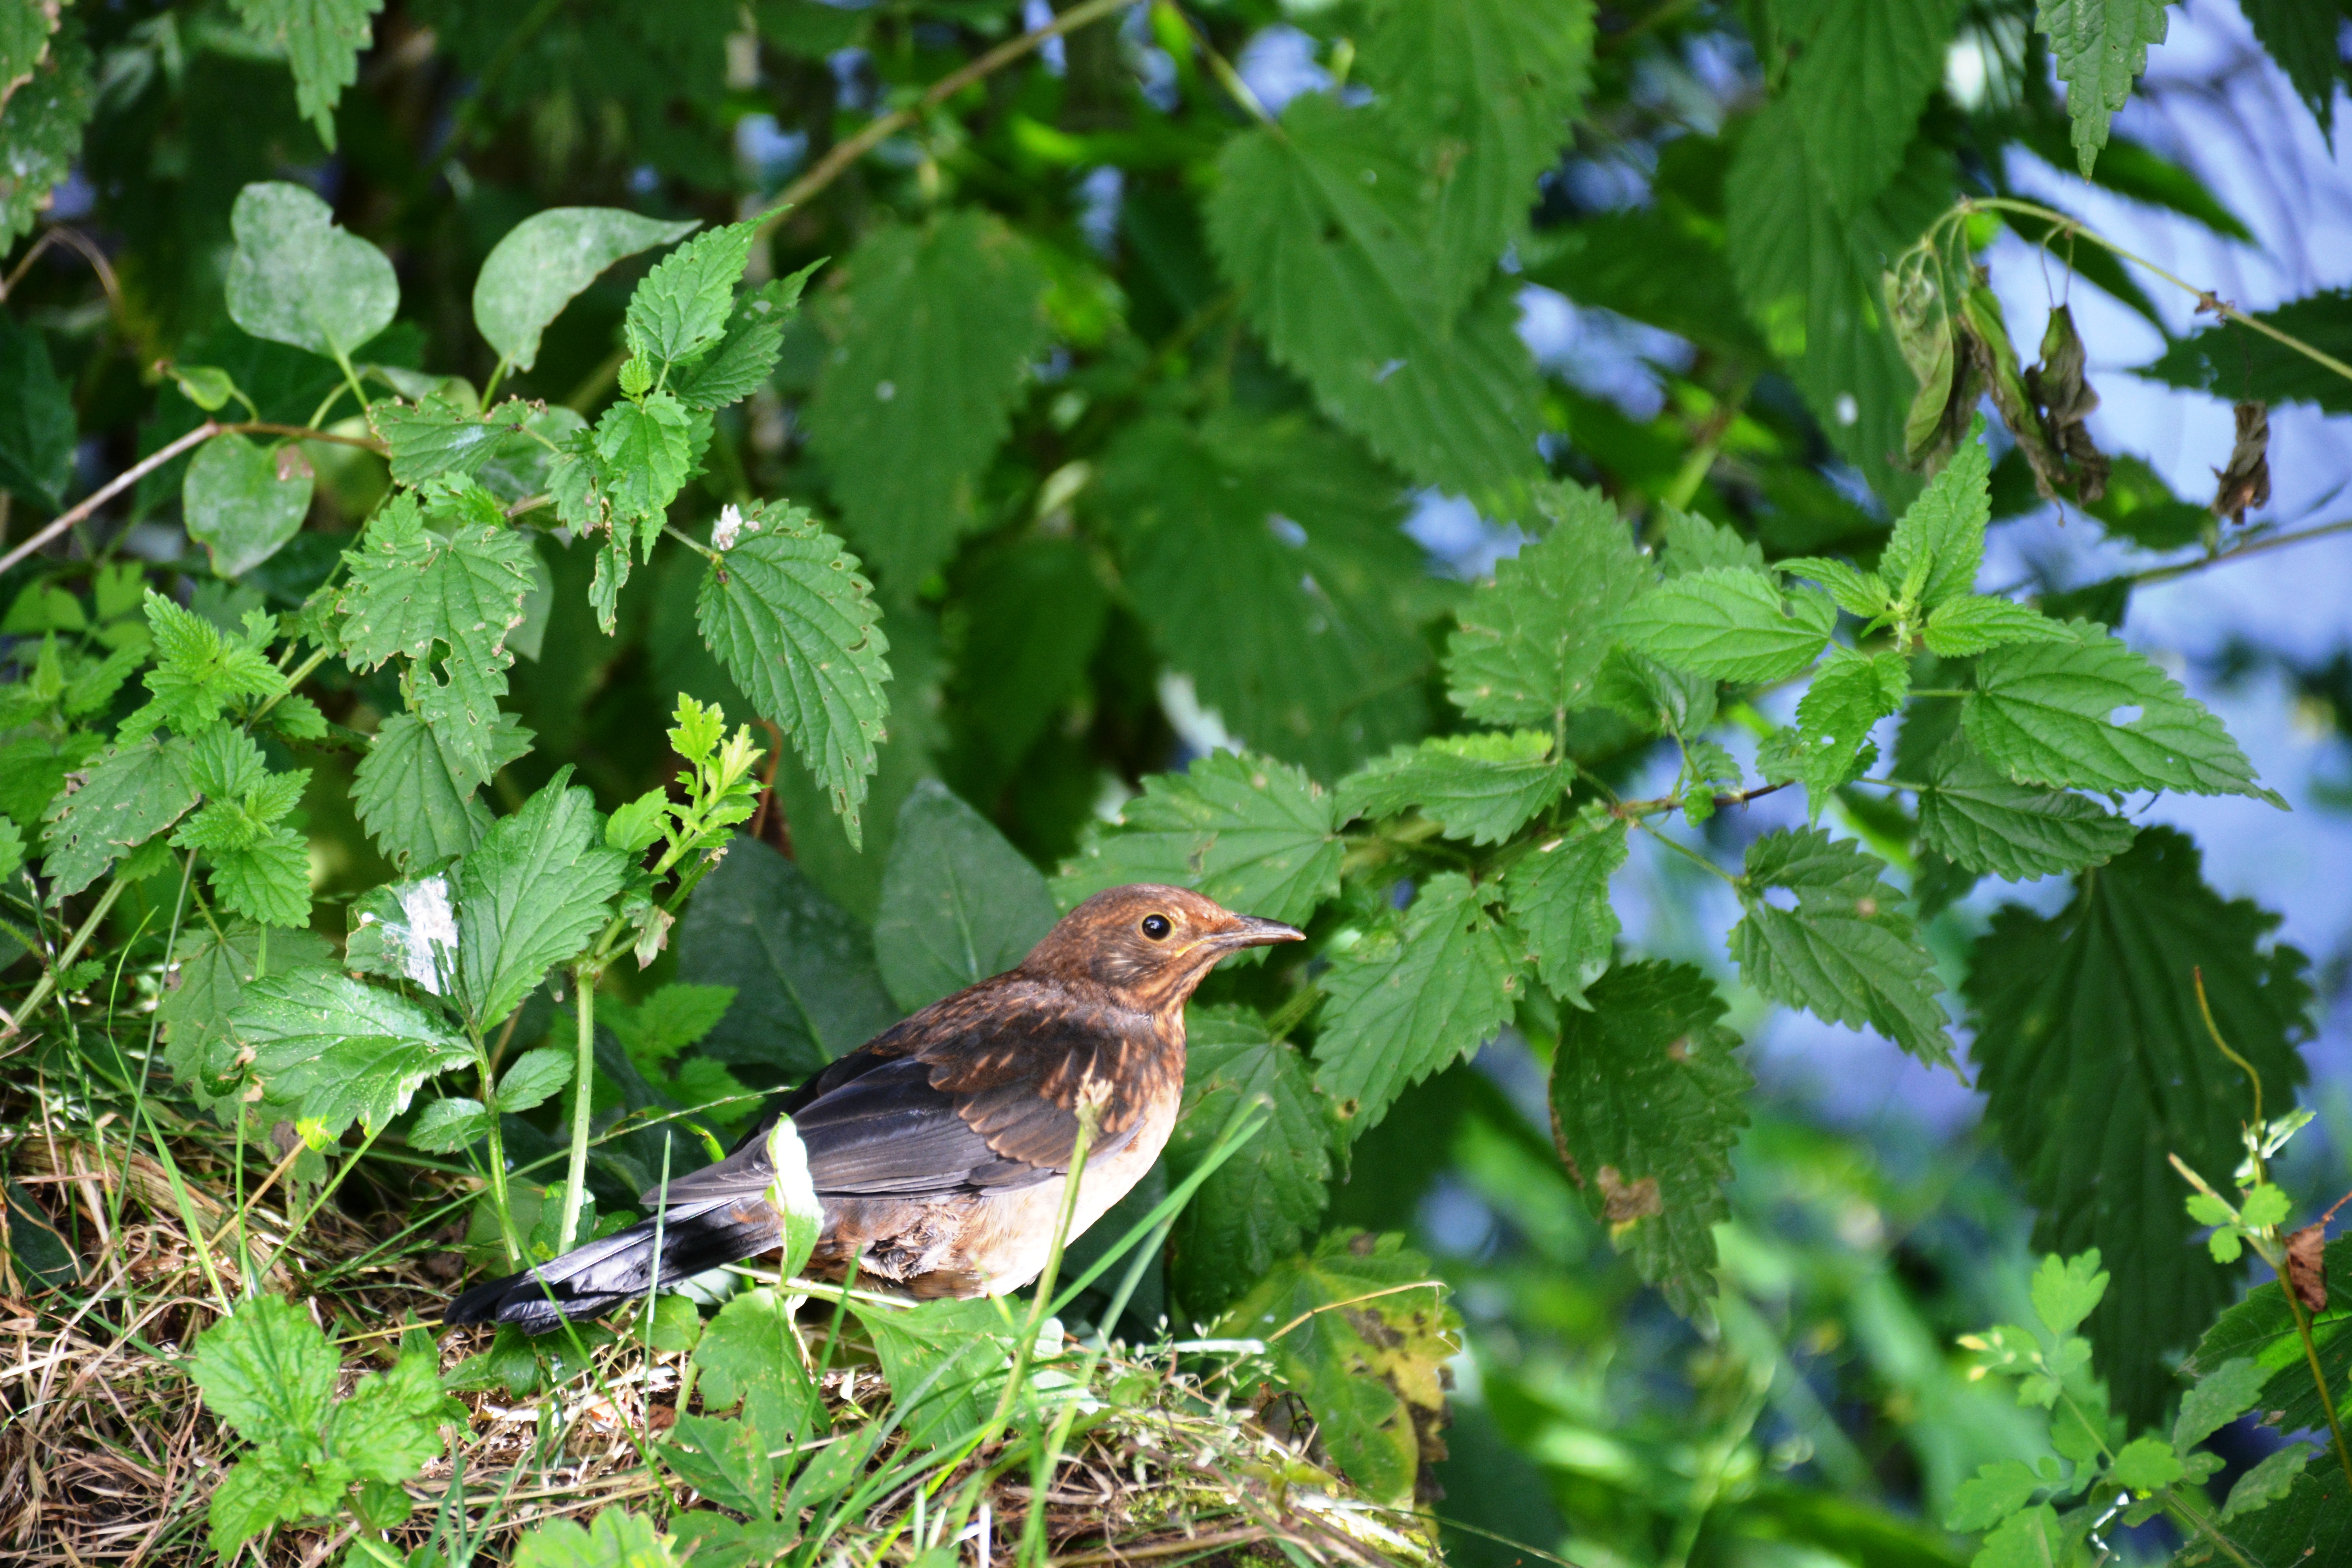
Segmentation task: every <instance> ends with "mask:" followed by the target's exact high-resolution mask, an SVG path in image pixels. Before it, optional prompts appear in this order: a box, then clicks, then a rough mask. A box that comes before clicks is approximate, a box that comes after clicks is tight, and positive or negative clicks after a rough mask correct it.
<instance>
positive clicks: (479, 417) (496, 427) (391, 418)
mask: <svg viewBox="0 0 2352 1568" xmlns="http://www.w3.org/2000/svg"><path fill="white" fill-rule="evenodd" d="M374 418H375V426H376V429H377V431H378V432H379V433H381V434H382V435H383V438H384V440H385V441H387V442H389V443H390V444H391V447H392V459H391V461H392V482H393V483H394V484H396V485H421V484H423V483H424V482H425V480H427V479H440V478H442V477H444V476H448V477H451V478H457V479H465V478H469V477H471V476H472V475H473V473H474V472H475V470H477V469H478V468H481V466H482V465H483V464H485V463H487V462H488V461H489V460H490V456H491V454H492V453H494V452H496V451H497V450H498V449H499V444H500V443H501V442H502V441H504V440H505V439H506V438H507V437H510V436H513V435H515V434H516V433H517V432H519V431H520V430H522V429H524V428H525V427H526V426H527V425H528V423H529V421H530V408H529V406H528V405H525V404H523V403H522V402H520V401H519V400H517V399H514V398H509V399H508V400H507V401H506V402H504V403H501V404H500V405H498V406H497V407H496V408H493V409H491V410H489V411H488V413H486V414H476V413H474V412H473V411H471V410H470V409H467V408H461V407H459V406H458V405H457V404H455V403H452V402H450V401H449V400H448V399H446V398H442V397H427V398H425V399H423V400H421V401H420V402H418V403H416V404H415V405H409V404H404V403H396V402H395V403H388V404H380V405H377V407H376V408H375V410H374Z"/></svg>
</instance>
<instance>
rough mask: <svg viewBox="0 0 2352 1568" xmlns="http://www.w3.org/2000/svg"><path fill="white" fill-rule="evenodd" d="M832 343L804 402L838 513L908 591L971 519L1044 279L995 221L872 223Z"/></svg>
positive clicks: (1035, 325)
mask: <svg viewBox="0 0 2352 1568" xmlns="http://www.w3.org/2000/svg"><path fill="white" fill-rule="evenodd" d="M842 271H843V273H844V274H845V290H844V292H843V294H842V296H841V300H840V304H839V308H838V310H837V311H836V312H835V313H834V315H833V318H832V324H831V326H832V331H833V333H834V336H835V340H836V343H837V346H836V347H835V350H834V352H833V353H832V354H831V356H830V357H829V358H828V359H827V360H826V362H825V366H824V375H823V377H822V378H821V379H820V380H819V382H818V384H817V389H816V395H815V397H814V399H813V400H811V402H810V403H809V405H808V407H807V411H806V417H807V420H808V431H809V442H810V445H811V446H812V447H814V449H815V451H816V453H817V455H818V456H819V457H820V458H823V459H824V463H825V465H826V470H827V475H828V478H829V479H830V482H831V484H832V488H833V493H834V495H835V498H837V499H838V500H839V501H840V503H841V515H842V521H843V522H844V523H845V525H846V527H847V529H848V531H849V533H850V536H851V537H852V538H854V539H856V541H857V542H858V543H859V545H860V547H861V548H862V550H863V552H864V553H865V555H866V559H868V560H869V561H872V562H873V563H875V565H876V567H877V570H878V571H879V573H880V574H881V576H882V578H883V580H884V581H885V582H886V583H887V584H890V586H891V588H892V590H893V591H894V592H896V593H899V594H910V593H912V592H913V591H914V590H915V587H916V585H917V584H919V583H920V582H921V580H922V579H923V577H924V575H925V574H927V573H929V572H930V571H931V570H932V569H934V568H935V567H937V566H938V565H940V563H941V562H942V561H944V560H945V559H946V557H947V555H948V552H949V551H950V548H952V546H953V544H954V542H955V540H956V537H957V535H958V534H960V533H961V532H963V531H965V530H967V529H968V528H970V527H971V526H972V525H973V524H974V523H975V522H976V521H979V519H978V514H977V512H976V511H975V510H974V508H973V504H972V502H973V499H974V498H973V493H972V491H973V487H974V485H975V484H976V483H977V481H978V479H979V477H980V474H981V471H982V469H983V468H985V467H986V466H987V463H988V459H989V457H990V455H991V454H992V453H993V452H994V451H995V450H996V447H997V445H998V443H1000V442H1001V441H1003V439H1004V433H1005V431H1006V430H1007V429H1008V428H1009V427H1010V426H1011V422H1012V416H1013V405H1014V404H1015V403H1016V402H1017V401H1018V400H1019V398H1020V396H1021V394H1022V389H1023V387H1024V384H1026V382H1027V380H1028V374H1029V366H1030V364H1031V363H1033V362H1034V361H1035V360H1036V358H1037V357H1038V355H1039V354H1041V353H1044V351H1045V344H1046V341H1047V329H1046V324H1045V314H1044V312H1043V310H1041V308H1040V305H1041V300H1042V299H1043V297H1044V295H1045V288H1046V277H1045V272H1044V270H1043V269H1042V268H1040V267H1039V266H1038V263H1037V259H1036V258H1035V257H1034V255H1033V254H1032V253H1031V250H1030V247H1029V243H1028V241H1027V240H1026V239H1024V238H1023V237H1021V236H1020V235H1019V234H1017V233H1016V232H1015V231H1014V230H1013V228H1012V227H1011V226H1008V225H1006V224H1005V223H1004V222H1003V221H1002V220H1001V219H999V218H997V217H995V216H992V215H991V214H987V213H983V212H981V211H978V210H976V209H972V208H961V209H958V210H956V211H954V212H952V213H950V214H949V215H948V216H944V217H940V218H939V219H937V220H935V221H933V222H932V223H930V224H928V225H926V226H923V227H921V228H914V227H909V226H898V225H890V226H882V227H879V228H877V229H875V230H874V231H873V232H871V233H870V234H868V235H867V236H866V238H865V239H864V240H863V241H861V242H860V243H859V245H858V247H857V249H856V251H855V252H853V253H852V254H851V256H850V258H849V259H848V260H847V261H846V262H845V263H844V264H843V267H842Z"/></svg>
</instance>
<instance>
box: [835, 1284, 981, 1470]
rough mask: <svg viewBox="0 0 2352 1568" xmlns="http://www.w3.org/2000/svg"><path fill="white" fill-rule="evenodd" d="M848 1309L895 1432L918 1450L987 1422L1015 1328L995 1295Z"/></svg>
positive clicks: (946, 1441) (957, 1437)
mask: <svg viewBox="0 0 2352 1568" xmlns="http://www.w3.org/2000/svg"><path fill="white" fill-rule="evenodd" d="M849 1310H851V1311H853V1312H855V1313H856V1315H857V1321H859V1322H860V1323H862V1324H864V1325H865V1327H866V1332H867V1333H868V1334H869V1335H870V1336H872V1338H873V1341H874V1353H875V1357H876V1359H877V1360H878V1361H880V1362H881V1363H882V1377H883V1381H884V1382H886V1383H887V1384H889V1385H890V1395H891V1398H892V1400H893V1401H894V1402H895V1404H896V1406H897V1409H898V1415H899V1417H900V1430H902V1431H903V1432H905V1434H906V1436H907V1441H908V1443H910V1444H912V1445H913V1446H914V1447H917V1448H924V1449H928V1448H935V1447H945V1446H946V1445H948V1444H951V1443H960V1442H961V1441H963V1440H964V1439H965V1438H967V1437H969V1436H972V1435H973V1434H974V1433H977V1432H978V1431H980V1430H981V1429H982V1427H983V1426H986V1425H987V1423H988V1418H989V1412H990V1411H992V1410H993V1409H994V1408H995V1406H996V1401H997V1397H998V1395H999V1394H1000V1393H1001V1392H1002V1390H1003V1387H1004V1379H1005V1374H1006V1373H1008V1372H1009V1371H1010V1370H1011V1367H1012V1361H1013V1344H1012V1342H1013V1339H1014V1338H1015V1332H1014V1330H1013V1324H1012V1323H1011V1322H1010V1321H1008V1320H1007V1317H1006V1315H1005V1312H1004V1310H1003V1308H1002V1307H1001V1306H1000V1305H998V1304H997V1303H996V1302H995V1301H993V1300H971V1301H925V1302H923V1303H922V1304H920V1305H919V1306H917V1307H914V1308H912V1309H911V1310H910V1309H908V1308H902V1307H869V1306H866V1305H863V1304H862V1303H859V1302H856V1301H855V1300H853V1301H852V1302H851V1303H850V1309H849Z"/></svg>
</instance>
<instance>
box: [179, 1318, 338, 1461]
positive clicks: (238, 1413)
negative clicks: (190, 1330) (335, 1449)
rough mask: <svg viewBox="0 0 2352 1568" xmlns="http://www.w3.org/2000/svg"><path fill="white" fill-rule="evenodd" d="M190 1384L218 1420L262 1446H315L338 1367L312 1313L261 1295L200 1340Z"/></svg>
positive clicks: (191, 1355) (190, 1365)
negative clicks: (313, 1319) (310, 1443)
mask: <svg viewBox="0 0 2352 1568" xmlns="http://www.w3.org/2000/svg"><path fill="white" fill-rule="evenodd" d="M187 1365H188V1380H189V1381H190V1382H192V1383H194V1384H195V1385H196V1390H197V1392H198V1393H200V1394H203V1395H204V1399H205V1409H206V1410H208V1411H210V1412H211V1413H212V1415H213V1418H214V1419H215V1420H217V1421H223V1422H226V1423H227V1424H228V1425H229V1426H234V1427H235V1428H236V1432H237V1435H238V1436H241V1437H243V1438H245V1439H246V1441H247V1442H249V1443H256V1444H259V1445H261V1446H262V1447H281V1446H283V1447H293V1446H297V1445H299V1444H302V1443H306V1442H316V1440H317V1438H318V1436H319V1426H320V1423H322V1422H323V1421H325V1420H326V1418H327V1406H328V1404H329V1402H330V1401H331V1400H332V1399H333V1398H334V1394H335V1377H336V1374H337V1373H339V1372H340V1371H341V1361H340V1360H339V1358H338V1357H337V1356H336V1354H335V1351H334V1347H333V1346H331V1345H330V1344H329V1343H327V1336H326V1335H325V1334H323V1333H321V1332H320V1331H319V1326H318V1325H317V1324H316V1323H314V1322H312V1321H310V1315H309V1314H308V1313H306V1312H304V1311H303V1310H301V1309H300V1308H299V1307H297V1306H295V1305H294V1303H293V1302H291V1301H289V1300H286V1299H285V1298H283V1297H281V1296H256V1297H253V1298H252V1299H250V1300H246V1301H244V1302H241V1303H239V1305H238V1307H237V1310H236V1312H235V1313H233V1314H231V1315H230V1316H229V1317H226V1318H224V1319H222V1320H221V1321H218V1322H216V1323H214V1324H213V1325H212V1326H211V1327H210V1328H208V1329H206V1330H205V1331H203V1332H202V1333H200V1334H198V1335H197V1336H196V1342H195V1344H194V1347H193V1348H192V1349H191V1350H190V1351H189V1352H188V1363H187Z"/></svg>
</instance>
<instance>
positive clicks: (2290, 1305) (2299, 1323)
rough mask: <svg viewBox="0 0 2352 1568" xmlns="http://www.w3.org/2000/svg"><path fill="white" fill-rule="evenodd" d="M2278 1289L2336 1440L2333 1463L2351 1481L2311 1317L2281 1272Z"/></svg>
mask: <svg viewBox="0 0 2352 1568" xmlns="http://www.w3.org/2000/svg"><path fill="white" fill-rule="evenodd" d="M2278 1288H2279V1293H2280V1294H2281V1295H2283V1296H2284V1297H2285V1298H2286V1310H2288V1311H2289V1312H2292V1313H2293V1314H2294V1331H2295V1332H2296V1333H2297V1334H2298V1335H2300V1336H2301V1337H2302V1339H2303V1359H2304V1363H2305V1365H2307V1366H2309V1367H2310V1368H2311V1385H2312V1386H2313V1387H2314V1388H2315V1389H2317V1390H2318V1391H2319V1407H2320V1409H2322V1410H2324V1411H2326V1413H2327V1431H2328V1436H2331V1437H2333V1438H2334V1439H2335V1445H2336V1464H2338V1465H2339V1466H2341V1467H2342V1468H2343V1470H2344V1479H2346V1480H2347V1481H2352V1448H2347V1447H2346V1446H2345V1442H2344V1423H2343V1421H2342V1420H2340V1419H2339V1418H2338V1417H2337V1415H2336V1394H2335V1393H2334V1391H2332V1390H2331V1389H2329V1387H2328V1386H2327V1372H2326V1368H2324V1367H2322V1366H2321V1365H2320V1364H2319V1346H2318V1344H2317V1343H2316V1342H2315V1341H2314V1340H2313V1339H2312V1337H2311V1315H2310V1314H2309V1313H2307V1312H2305V1310H2303V1302H2302V1300H2301V1299H2300V1298H2298V1297H2297V1296H2296V1295H2295V1293H2294V1282H2293V1281H2291V1280H2289V1279H2287V1277H2286V1275H2285V1274H2284V1272H2281V1274H2280V1275H2279V1281H2278Z"/></svg>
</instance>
